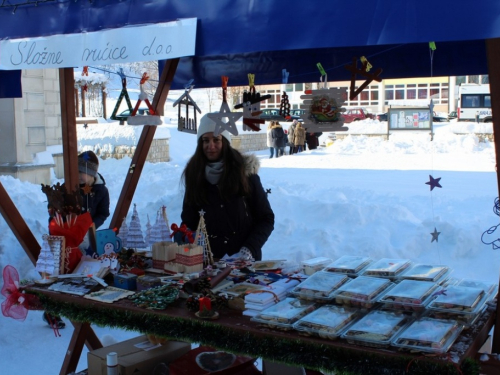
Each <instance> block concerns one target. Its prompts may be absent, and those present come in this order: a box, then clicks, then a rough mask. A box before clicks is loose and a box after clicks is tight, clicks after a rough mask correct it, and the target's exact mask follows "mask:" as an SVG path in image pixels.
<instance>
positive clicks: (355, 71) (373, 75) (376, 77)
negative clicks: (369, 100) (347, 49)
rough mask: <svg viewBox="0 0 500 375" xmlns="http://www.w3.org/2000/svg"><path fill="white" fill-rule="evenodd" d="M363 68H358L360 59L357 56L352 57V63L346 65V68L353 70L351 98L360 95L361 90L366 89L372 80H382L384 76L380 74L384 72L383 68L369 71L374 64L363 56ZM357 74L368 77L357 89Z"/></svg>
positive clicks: (350, 89)
mask: <svg viewBox="0 0 500 375" xmlns="http://www.w3.org/2000/svg"><path fill="white" fill-rule="evenodd" d="M360 60H361V68H358V59H357V58H356V57H353V58H352V65H346V66H345V68H346V69H347V70H349V71H350V72H351V86H350V88H349V99H350V100H353V99H354V98H355V97H356V96H358V95H359V94H360V93H361V91H363V90H364V89H365V87H366V86H368V85H369V84H370V83H371V82H372V81H377V82H381V81H382V78H380V77H379V75H380V74H381V73H382V69H381V68H378V69H377V70H376V71H375V73H369V71H370V69H371V68H372V65H371V64H370V63H369V62H368V60H367V59H366V58H365V57H364V56H361V58H360ZM356 74H359V75H361V76H362V77H365V78H366V81H365V82H363V83H362V84H361V86H359V87H358V88H357V89H355V85H356Z"/></svg>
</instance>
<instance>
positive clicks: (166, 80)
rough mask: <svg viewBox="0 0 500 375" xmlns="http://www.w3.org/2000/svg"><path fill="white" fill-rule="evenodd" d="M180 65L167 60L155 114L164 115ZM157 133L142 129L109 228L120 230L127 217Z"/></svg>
mask: <svg viewBox="0 0 500 375" xmlns="http://www.w3.org/2000/svg"><path fill="white" fill-rule="evenodd" d="M178 64H179V59H171V60H167V63H166V64H165V68H164V69H163V72H162V74H161V77H160V82H159V83H158V88H157V89H156V92H155V95H154V98H153V102H152V104H151V105H152V106H153V109H154V110H155V113H157V114H159V115H163V107H164V105H165V101H166V100H167V96H168V92H169V91H170V86H171V85H172V80H173V79H174V75H175V71H176V70H177V65H178ZM155 132H156V126H149V125H145V126H144V127H143V129H142V133H141V137H140V138H139V142H138V144H137V147H136V149H135V153H134V156H133V157H132V162H131V163H130V167H129V170H128V172H127V177H126V178H125V182H124V183H123V187H122V191H121V193H120V197H119V198H118V202H117V203H116V208H115V211H114V213H113V218H112V219H111V223H110V226H109V227H110V228H117V229H120V226H121V225H122V221H123V218H124V217H126V216H127V213H128V210H129V208H130V204H131V203H132V199H133V197H134V193H135V189H136V187H137V183H138V182H139V178H140V177H141V173H142V169H143V167H144V163H145V162H146V158H147V156H148V152H149V148H150V147H151V143H152V142H153V137H154V135H155Z"/></svg>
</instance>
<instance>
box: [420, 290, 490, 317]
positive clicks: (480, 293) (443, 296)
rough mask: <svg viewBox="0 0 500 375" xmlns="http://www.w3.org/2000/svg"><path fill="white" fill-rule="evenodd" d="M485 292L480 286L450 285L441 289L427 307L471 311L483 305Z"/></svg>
mask: <svg viewBox="0 0 500 375" xmlns="http://www.w3.org/2000/svg"><path fill="white" fill-rule="evenodd" d="M485 296H486V293H485V292H484V290H483V289H481V288H469V287H465V286H458V285H450V286H448V287H446V288H445V289H442V290H441V291H440V292H439V294H438V295H437V296H436V298H435V299H434V300H433V301H431V302H430V304H429V306H428V308H429V309H434V310H442V311H447V312H455V313H471V312H475V311H477V310H479V309H480V308H481V307H482V305H484V303H485V302H486V301H485Z"/></svg>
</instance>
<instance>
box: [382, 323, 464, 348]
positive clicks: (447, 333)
mask: <svg viewBox="0 0 500 375" xmlns="http://www.w3.org/2000/svg"><path fill="white" fill-rule="evenodd" d="M462 330H463V325H461V324H459V323H458V322H457V321H455V320H444V319H432V318H429V317H423V318H420V319H418V320H416V321H414V322H413V323H411V324H410V325H409V326H408V327H407V328H405V329H404V330H402V331H401V332H400V333H399V334H397V335H396V337H395V338H394V340H393V341H392V343H391V344H392V345H393V346H396V347H399V348H404V349H408V350H413V351H421V352H428V353H435V354H442V353H446V352H447V351H448V349H450V347H451V345H453V343H454V342H455V340H456V339H457V337H458V336H459V335H460V333H461V332H462Z"/></svg>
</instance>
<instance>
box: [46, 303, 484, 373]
mask: <svg viewBox="0 0 500 375" xmlns="http://www.w3.org/2000/svg"><path fill="white" fill-rule="evenodd" d="M38 296H39V298H40V301H41V302H42V304H43V305H44V307H45V309H46V310H47V311H49V312H51V313H54V314H58V315H63V316H65V317H68V318H69V319H70V320H72V321H77V322H92V323H93V324H96V325H98V326H101V327H112V328H121V329H125V330H129V331H136V332H142V333H145V334H147V333H150V334H155V335H156V336H160V337H165V338H168V339H174V340H183V341H188V342H195V343H200V344H203V345H208V346H213V347H215V348H218V349H220V350H224V351H227V352H230V353H234V354H240V355H247V356H251V357H263V358H265V359H268V360H271V361H275V362H281V363H285V364H287V365H291V366H303V367H306V368H309V369H312V370H317V371H321V370H326V371H334V372H335V374H337V375H385V374H387V375H401V374H408V375H429V374H443V375H458V374H459V372H458V370H457V369H456V368H455V366H454V365H453V364H452V363H447V364H442V363H434V362H429V361H423V360H419V359H415V360H414V361H413V362H411V360H412V358H413V357H409V356H405V355H404V354H401V355H400V356H398V357H393V356H383V355H376V354H371V353H367V352H358V351H353V350H347V349H344V348H335V347H331V346H329V345H320V344H312V343H304V342H303V341H299V340H295V339H293V340H291V339H277V338H269V337H258V338H256V337H255V336H253V335H252V334H250V333H244V334H241V333H240V332H235V331H233V330H231V329H229V328H226V327H223V326H219V325H217V324H216V323H215V324H214V323H211V322H210V321H204V320H195V319H179V318H173V317H169V316H165V315H152V314H149V312H147V311H144V314H137V313H132V312H130V311H120V310H116V309H112V308H110V309H106V308H102V309H99V310H98V311H97V310H96V309H93V308H92V307H91V306H89V307H84V306H75V305H73V304H70V303H66V302H55V301H53V300H51V299H50V298H47V297H46V296H44V295H43V294H39V295H38ZM410 362H411V365H410V366H409V369H408V372H406V368H407V367H408V364H409V363H410ZM460 370H461V371H462V374H463V375H479V363H477V362H476V361H474V360H472V359H466V360H465V361H464V362H463V363H462V365H461V367H460Z"/></svg>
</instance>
